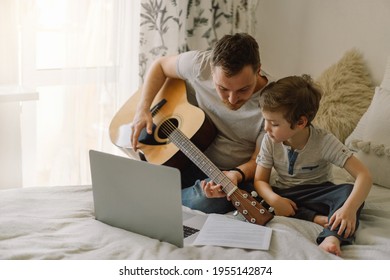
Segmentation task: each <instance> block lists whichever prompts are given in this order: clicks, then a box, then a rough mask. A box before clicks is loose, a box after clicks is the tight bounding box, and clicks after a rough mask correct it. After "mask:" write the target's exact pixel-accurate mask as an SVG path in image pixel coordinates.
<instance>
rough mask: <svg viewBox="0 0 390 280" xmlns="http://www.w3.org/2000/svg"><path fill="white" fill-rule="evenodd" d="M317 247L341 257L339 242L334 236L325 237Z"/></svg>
mask: <svg viewBox="0 0 390 280" xmlns="http://www.w3.org/2000/svg"><path fill="white" fill-rule="evenodd" d="M318 246H319V247H321V248H322V249H324V250H325V251H327V252H329V253H332V254H334V255H336V256H340V255H341V248H340V240H339V239H338V238H337V237H336V236H332V235H331V236H328V237H326V238H325V239H324V240H323V241H322V242H321V244H320V245H318Z"/></svg>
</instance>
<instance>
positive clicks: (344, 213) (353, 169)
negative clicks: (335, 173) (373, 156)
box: [329, 155, 372, 236]
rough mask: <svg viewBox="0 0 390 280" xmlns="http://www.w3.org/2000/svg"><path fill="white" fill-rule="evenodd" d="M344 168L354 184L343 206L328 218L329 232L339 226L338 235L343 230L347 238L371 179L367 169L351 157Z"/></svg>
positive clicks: (352, 229)
mask: <svg viewBox="0 0 390 280" xmlns="http://www.w3.org/2000/svg"><path fill="white" fill-rule="evenodd" d="M344 168H345V170H347V171H348V173H349V174H351V176H352V177H354V178H355V183H354V186H353V189H352V192H351V194H350V195H349V197H348V198H347V200H346V201H345V203H344V205H343V206H342V207H341V208H340V209H339V210H338V211H336V212H335V213H334V214H333V216H332V217H331V218H330V220H329V224H330V225H331V230H334V229H335V228H337V227H338V226H339V225H340V229H339V232H338V234H342V232H343V231H344V230H345V236H349V235H352V234H353V233H354V232H355V230H356V228H355V224H356V212H357V211H358V209H359V207H360V206H361V205H362V204H363V202H364V200H365V199H366V198H367V196H368V193H369V192H370V189H371V186H372V178H371V174H370V172H369V170H368V169H367V167H365V166H364V164H363V163H362V162H361V161H360V160H359V159H357V158H356V157H355V156H353V155H352V156H351V157H349V158H348V159H347V161H346V162H345V164H344Z"/></svg>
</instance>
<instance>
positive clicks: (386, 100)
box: [346, 73, 390, 188]
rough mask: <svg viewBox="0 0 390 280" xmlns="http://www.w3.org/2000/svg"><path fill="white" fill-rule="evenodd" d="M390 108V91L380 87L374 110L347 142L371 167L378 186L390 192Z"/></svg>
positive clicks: (365, 117)
mask: <svg viewBox="0 0 390 280" xmlns="http://www.w3.org/2000/svg"><path fill="white" fill-rule="evenodd" d="M389 74H390V73H389ZM389 104H390V90H386V89H384V88H382V87H377V88H376V89H375V95H374V98H373V100H372V103H371V105H370V107H369V108H368V110H367V112H366V113H365V114H364V116H363V117H362V119H361V120H360V121H359V123H358V126H357V127H356V129H355V130H354V131H353V132H352V134H351V135H350V136H349V137H348V139H347V140H348V141H346V142H347V145H348V147H350V148H351V150H354V151H355V152H356V157H357V158H358V159H360V160H361V161H362V162H363V163H364V164H365V165H366V166H367V167H368V169H369V170H370V172H371V175H372V178H373V181H374V183H375V184H377V185H381V186H384V187H387V188H390V176H389V171H390V110H389Z"/></svg>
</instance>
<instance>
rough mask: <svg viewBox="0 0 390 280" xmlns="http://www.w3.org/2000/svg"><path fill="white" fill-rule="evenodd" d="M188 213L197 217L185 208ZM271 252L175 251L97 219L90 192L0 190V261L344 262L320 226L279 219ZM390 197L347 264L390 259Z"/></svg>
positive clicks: (366, 225) (378, 192)
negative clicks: (323, 243) (327, 247)
mask: <svg viewBox="0 0 390 280" xmlns="http://www.w3.org/2000/svg"><path fill="white" fill-rule="evenodd" d="M186 211H191V210H189V209H186ZM267 226H269V227H271V228H272V229H273V233H272V239H271V247H270V250H269V251H258V250H244V249H236V248H222V247H214V246H203V247H185V248H177V247H175V246H174V245H171V244H168V243H164V242H160V241H158V240H154V239H151V238H148V237H145V236H141V235H138V234H134V233H132V232H127V231H125V230H121V229H118V228H114V227H111V226H108V225H105V224H103V223H101V222H99V221H97V220H95V218H94V214H93V200H92V189H91V187H90V186H64V187H34V188H24V189H10V190H3V191H0V259H3V260H4V259H9V260H11V259H92V260H94V259H113V260H118V259H225V260H226V259H285V260H288V259H299V260H302V259H339V258H338V257H336V256H334V255H331V254H328V253H326V252H324V251H322V250H321V249H320V248H318V247H317V245H316V244H315V239H316V236H317V234H318V233H319V232H320V231H321V227H320V226H318V225H316V224H314V223H310V222H307V221H301V220H297V219H292V218H285V217H275V218H274V219H273V220H272V221H271V222H269V223H268V225H267ZM389 233H390V190H389V189H385V188H382V187H378V186H374V187H373V189H372V191H371V193H370V195H369V197H368V199H367V201H366V204H365V207H364V209H363V211H362V214H361V224H360V228H359V230H358V231H357V234H356V243H355V244H353V245H350V246H345V247H343V255H342V257H343V258H345V259H390V234H389Z"/></svg>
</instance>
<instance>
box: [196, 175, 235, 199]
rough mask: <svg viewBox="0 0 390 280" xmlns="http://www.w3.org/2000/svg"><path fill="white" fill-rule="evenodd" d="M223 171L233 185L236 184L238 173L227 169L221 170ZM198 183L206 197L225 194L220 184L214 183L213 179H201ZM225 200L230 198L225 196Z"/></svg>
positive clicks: (217, 196) (219, 196) (223, 195)
mask: <svg viewBox="0 0 390 280" xmlns="http://www.w3.org/2000/svg"><path fill="white" fill-rule="evenodd" d="M223 173H224V174H225V175H226V176H227V177H228V178H229V179H230V181H232V183H233V184H234V185H236V186H237V185H238V180H239V179H238V178H237V177H238V176H241V175H240V174H239V173H238V176H237V175H236V174H235V173H237V172H233V171H228V170H227V171H223ZM200 185H201V187H202V190H203V193H204V195H205V196H206V197H207V198H221V197H225V196H226V193H225V192H224V191H223V190H222V185H220V184H216V183H214V182H213V181H206V180H203V181H202V182H201V183H200ZM227 200H230V198H229V197H227Z"/></svg>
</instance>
